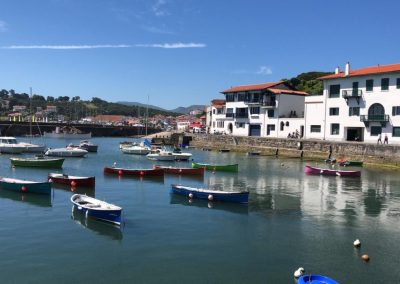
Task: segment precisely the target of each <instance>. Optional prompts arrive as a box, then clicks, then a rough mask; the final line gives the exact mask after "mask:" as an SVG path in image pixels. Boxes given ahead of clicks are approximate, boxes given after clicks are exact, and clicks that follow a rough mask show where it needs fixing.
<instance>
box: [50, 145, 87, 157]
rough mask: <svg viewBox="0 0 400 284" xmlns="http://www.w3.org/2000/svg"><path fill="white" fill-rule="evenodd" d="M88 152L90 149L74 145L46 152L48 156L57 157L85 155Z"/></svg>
mask: <svg viewBox="0 0 400 284" xmlns="http://www.w3.org/2000/svg"><path fill="white" fill-rule="evenodd" d="M87 153H88V151H86V150H83V149H79V148H74V147H65V148H55V149H50V148H49V149H48V150H47V151H46V153H45V155H46V156H55V157H83V156H85V155H86V154H87Z"/></svg>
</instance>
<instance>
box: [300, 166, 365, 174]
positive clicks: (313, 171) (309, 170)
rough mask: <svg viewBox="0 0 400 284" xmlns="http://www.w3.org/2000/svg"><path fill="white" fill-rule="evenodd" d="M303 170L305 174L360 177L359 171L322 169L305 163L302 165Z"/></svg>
mask: <svg viewBox="0 0 400 284" xmlns="http://www.w3.org/2000/svg"><path fill="white" fill-rule="evenodd" d="M304 172H305V173H306V174H312V175H324V176H340V177H360V176H361V171H344V170H334V169H322V168H317V167H312V166H309V165H306V166H305V167H304Z"/></svg>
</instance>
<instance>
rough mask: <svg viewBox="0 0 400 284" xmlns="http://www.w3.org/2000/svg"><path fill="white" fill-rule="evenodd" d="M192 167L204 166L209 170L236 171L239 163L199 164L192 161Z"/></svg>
mask: <svg viewBox="0 0 400 284" xmlns="http://www.w3.org/2000/svg"><path fill="white" fill-rule="evenodd" d="M192 168H194V169H196V168H205V169H206V170H209V171H224V172H238V171H239V165H238V164H232V165H212V164H200V163H195V162H192Z"/></svg>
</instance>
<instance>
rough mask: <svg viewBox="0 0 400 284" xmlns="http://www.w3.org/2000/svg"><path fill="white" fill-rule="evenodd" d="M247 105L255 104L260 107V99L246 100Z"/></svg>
mask: <svg viewBox="0 0 400 284" xmlns="http://www.w3.org/2000/svg"><path fill="white" fill-rule="evenodd" d="M244 103H245V104H254V105H259V104H260V99H246V100H245V101H244Z"/></svg>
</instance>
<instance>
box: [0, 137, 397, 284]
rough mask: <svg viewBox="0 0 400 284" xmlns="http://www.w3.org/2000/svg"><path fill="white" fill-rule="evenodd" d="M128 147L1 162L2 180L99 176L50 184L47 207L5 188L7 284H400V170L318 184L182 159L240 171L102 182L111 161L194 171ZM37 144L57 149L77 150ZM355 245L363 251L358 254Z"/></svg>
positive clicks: (296, 163) (256, 161)
mask: <svg viewBox="0 0 400 284" xmlns="http://www.w3.org/2000/svg"><path fill="white" fill-rule="evenodd" d="M19 140H20V141H23V140H24V139H22V138H21V139H19ZM123 140H124V139H123V138H93V139H92V140H91V141H92V142H93V143H95V144H97V145H99V149H98V153H89V154H88V156H87V157H85V158H66V161H65V162H64V166H63V169H62V170H51V169H35V168H12V167H11V164H10V161H9V158H10V157H12V155H6V154H3V155H0V172H1V174H0V175H1V176H3V177H15V178H21V179H27V180H35V181H44V180H46V179H47V174H48V173H49V172H63V173H66V174H70V175H80V176H92V175H94V176H95V177H96V187H95V189H85V188H77V189H75V190H74V191H71V189H70V188H69V187H56V186H53V192H52V195H51V196H49V197H47V196H40V195H33V194H28V193H16V192H8V191H4V190H0V212H1V214H0V220H1V222H0V223H1V226H0V241H1V246H0V255H1V258H0V282H1V283H41V284H43V283H295V281H294V278H293V272H294V271H295V270H296V269H297V268H298V267H304V268H305V270H306V273H315V274H322V275H326V276H329V277H331V278H333V279H335V280H336V281H338V282H339V283H363V284H365V283H400V269H399V264H400V261H399V256H400V246H399V245H398V242H399V240H400V175H399V172H398V171H389V170H377V169H369V168H362V169H361V170H362V175H361V178H343V177H326V176H311V175H306V174H304V166H305V165H306V164H311V165H316V163H315V162H311V163H307V162H304V161H301V160H299V159H278V158H275V157H264V156H247V155H245V154H242V153H220V152H216V151H202V150H200V149H187V151H188V152H191V153H192V154H193V159H194V160H195V161H197V162H205V163H218V164H225V163H226V164H227V163H239V172H238V173H229V172H226V173H225V172H215V173H213V172H206V174H205V176H204V178H198V177H197V178H195V177H185V176H174V175H166V176H165V177H164V178H151V177H148V178H133V177H125V176H121V177H119V176H117V175H104V174H103V168H104V167H105V166H112V165H113V163H114V162H116V164H117V166H119V167H129V168H151V167H152V165H153V164H162V165H174V166H176V165H179V166H183V167H190V162H159V163H156V162H154V161H149V160H147V159H146V157H144V156H135V155H126V154H123V153H122V152H121V151H120V150H119V142H120V141H123ZM125 140H126V139H125ZM32 142H38V143H40V142H45V143H46V145H47V146H48V147H52V148H54V147H59V146H65V145H66V144H68V143H70V142H75V143H77V142H79V141H68V140H57V139H47V140H46V141H42V140H41V139H37V140H36V141H32ZM21 156H32V154H31V155H29V154H23V155H21ZM318 166H323V167H325V166H326V165H325V164H324V163H322V162H321V163H319V164H318ZM354 169H355V168H354ZM171 184H183V185H189V186H193V187H203V188H217V189H225V190H248V191H249V192H250V196H249V204H248V205H243V204H230V203H218V202H208V201H204V200H192V201H189V200H188V198H186V197H182V196H175V195H171V194H170V187H171ZM74 192H78V193H86V194H88V195H90V196H95V197H96V198H98V199H101V200H105V201H107V202H109V203H113V204H116V205H118V206H121V207H122V208H123V216H124V226H123V227H122V228H121V229H119V228H117V227H113V226H111V225H108V224H105V223H102V222H99V221H95V220H91V219H86V218H85V216H81V215H79V214H76V213H72V211H71V208H72V204H71V202H70V197H71V195H72V194H73V193H74ZM355 239H360V241H361V248H359V249H356V248H354V247H353V241H354V240H355ZM363 254H368V255H369V257H370V261H369V262H364V261H363V260H362V259H361V255H363Z"/></svg>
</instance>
